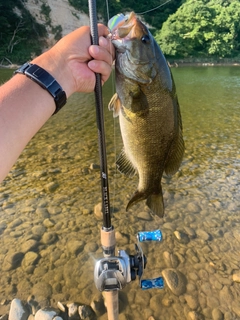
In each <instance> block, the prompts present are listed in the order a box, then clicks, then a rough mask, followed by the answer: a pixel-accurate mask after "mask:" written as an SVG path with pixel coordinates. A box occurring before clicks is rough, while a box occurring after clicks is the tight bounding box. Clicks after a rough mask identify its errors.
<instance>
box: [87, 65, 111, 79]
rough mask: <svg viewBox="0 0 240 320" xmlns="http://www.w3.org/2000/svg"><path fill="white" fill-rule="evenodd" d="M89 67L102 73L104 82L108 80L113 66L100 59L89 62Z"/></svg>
mask: <svg viewBox="0 0 240 320" xmlns="http://www.w3.org/2000/svg"><path fill="white" fill-rule="evenodd" d="M88 67H89V69H91V70H92V71H93V72H95V73H100V74H101V76H102V80H103V82H105V81H107V79H108V78H109V76H110V74H111V72H112V67H111V65H109V64H108V63H106V62H104V61H99V60H91V61H89V62H88Z"/></svg>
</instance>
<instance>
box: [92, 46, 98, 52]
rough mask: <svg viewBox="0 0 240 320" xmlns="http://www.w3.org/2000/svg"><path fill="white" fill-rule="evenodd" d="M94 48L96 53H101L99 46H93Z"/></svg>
mask: <svg viewBox="0 0 240 320" xmlns="http://www.w3.org/2000/svg"><path fill="white" fill-rule="evenodd" d="M92 50H93V52H94V54H98V53H99V46H95V45H94V46H92Z"/></svg>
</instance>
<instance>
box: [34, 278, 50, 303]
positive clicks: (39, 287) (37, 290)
mask: <svg viewBox="0 0 240 320" xmlns="http://www.w3.org/2000/svg"><path fill="white" fill-rule="evenodd" d="M32 294H33V295H34V296H35V298H36V300H37V301H41V298H43V297H44V298H45V299H48V298H50V297H51V295H52V287H51V285H50V284H49V283H46V282H44V281H41V282H38V283H36V284H35V285H34V286H33V288H32Z"/></svg>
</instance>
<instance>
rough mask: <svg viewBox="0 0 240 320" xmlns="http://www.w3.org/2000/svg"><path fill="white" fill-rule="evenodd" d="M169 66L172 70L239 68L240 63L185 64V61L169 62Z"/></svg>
mask: <svg viewBox="0 0 240 320" xmlns="http://www.w3.org/2000/svg"><path fill="white" fill-rule="evenodd" d="M167 63H168V66H169V67H171V68H178V67H239V66H240V62H184V61H169V60H167Z"/></svg>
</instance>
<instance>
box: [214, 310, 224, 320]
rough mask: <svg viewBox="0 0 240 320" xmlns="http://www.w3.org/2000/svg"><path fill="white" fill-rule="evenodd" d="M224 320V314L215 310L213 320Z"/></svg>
mask: <svg viewBox="0 0 240 320" xmlns="http://www.w3.org/2000/svg"><path fill="white" fill-rule="evenodd" d="M223 319H224V315H223V313H222V312H221V311H220V310H219V309H217V308H215V309H213V311H212V320H223Z"/></svg>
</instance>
